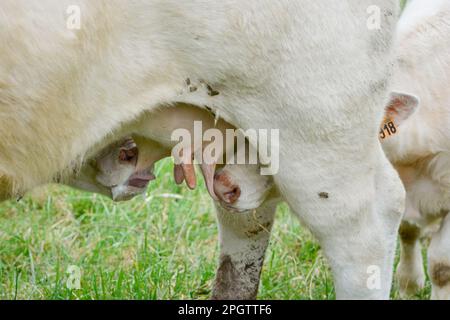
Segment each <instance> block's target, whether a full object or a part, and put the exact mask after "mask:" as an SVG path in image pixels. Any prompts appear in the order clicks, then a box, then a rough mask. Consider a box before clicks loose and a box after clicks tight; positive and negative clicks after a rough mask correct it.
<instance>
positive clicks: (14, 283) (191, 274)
mask: <svg viewBox="0 0 450 320" xmlns="http://www.w3.org/2000/svg"><path fill="white" fill-rule="evenodd" d="M156 172H157V176H158V182H153V184H152V185H151V186H150V188H149V190H148V193H147V195H145V196H142V197H138V198H136V199H134V200H132V201H129V202H126V203H120V204H116V203H113V202H111V201H109V200H108V199H106V198H104V197H102V196H98V195H90V194H87V193H83V192H78V191H74V190H71V189H69V188H65V187H59V186H51V187H49V188H45V189H41V190H37V191H35V192H33V193H32V194H30V195H28V196H26V197H25V198H24V199H22V200H21V201H20V202H15V201H13V202H8V203H5V204H2V205H0V298H1V299H207V298H208V296H209V294H210V290H211V285H212V281H213V279H214V274H215V268H216V260H217V256H218V246H217V228H216V223H215V215H214V210H213V207H212V203H211V200H210V198H209V196H208V195H207V193H206V191H205V189H204V186H203V185H202V186H201V188H198V189H197V190H195V191H189V190H187V188H185V187H178V186H175V184H174V183H173V181H172V179H173V178H172V171H171V166H170V163H168V162H167V161H166V162H165V163H162V164H160V165H159V166H158V167H157V170H156ZM278 211H279V212H278V214H277V222H276V224H275V228H274V234H273V237H272V241H271V245H270V248H269V251H268V254H267V258H266V261H265V265H264V270H263V275H262V282H261V287H260V293H259V298H261V299H333V298H334V290H333V282H332V278H331V274H330V271H329V268H328V266H327V264H326V261H325V260H324V258H323V256H322V253H321V250H320V247H319V245H318V244H317V242H316V241H315V240H314V239H313V238H312V236H311V235H310V234H309V233H308V232H307V231H306V230H305V229H304V228H302V227H301V226H300V224H299V223H298V221H297V219H296V218H294V217H292V215H291V214H290V213H289V210H288V209H287V207H286V206H285V205H281V206H280V208H279V210H278ZM71 266H76V267H78V268H79V269H80V270H81V282H80V285H81V287H80V289H69V288H70V285H69V287H68V286H67V282H68V280H69V279H70V273H68V271H69V270H70V267H71ZM429 291H430V289H429V287H428V288H426V289H425V290H424V292H423V293H421V294H420V295H419V296H418V297H417V298H427V297H428V296H429ZM393 298H397V293H396V291H395V289H394V291H393Z"/></svg>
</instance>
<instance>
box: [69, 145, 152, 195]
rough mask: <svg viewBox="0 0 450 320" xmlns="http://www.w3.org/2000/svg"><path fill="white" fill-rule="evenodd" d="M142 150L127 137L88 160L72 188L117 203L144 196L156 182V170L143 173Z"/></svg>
mask: <svg viewBox="0 0 450 320" xmlns="http://www.w3.org/2000/svg"><path fill="white" fill-rule="evenodd" d="M138 159H139V149H138V147H137V145H136V143H135V142H134V140H133V139H131V138H125V139H122V140H119V141H118V142H116V143H113V144H111V145H109V146H108V147H106V148H105V149H103V150H102V151H101V152H100V153H99V154H98V156H96V157H95V158H94V159H92V160H90V161H88V162H87V163H86V164H85V165H84V166H83V167H82V169H81V172H80V174H79V175H78V176H77V177H75V178H73V179H72V180H71V181H70V182H69V185H71V186H73V187H76V188H78V189H82V190H86V191H91V192H96V193H100V194H103V195H106V196H108V197H110V198H112V199H113V200H115V201H124V200H129V199H131V198H133V197H135V196H136V195H138V194H141V193H143V192H144V191H145V190H146V188H147V186H148V183H149V182H150V181H151V180H154V179H155V177H154V175H153V173H152V169H153V168H152V167H151V166H150V167H148V168H144V169H141V170H139V168H138Z"/></svg>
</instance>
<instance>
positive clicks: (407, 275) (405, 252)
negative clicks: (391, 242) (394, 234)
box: [396, 220, 425, 298]
mask: <svg viewBox="0 0 450 320" xmlns="http://www.w3.org/2000/svg"><path fill="white" fill-rule="evenodd" d="M399 235H400V262H399V264H398V267H397V273H396V280H397V283H398V286H399V290H400V296H401V297H402V298H406V297H408V296H411V295H414V294H415V293H417V292H418V291H419V290H420V289H422V288H423V287H424V284H425V272H424V268H423V259H422V250H421V245H420V227H419V226H418V225H416V224H414V223H413V222H409V221H406V220H404V221H403V222H402V224H401V225H400V231H399Z"/></svg>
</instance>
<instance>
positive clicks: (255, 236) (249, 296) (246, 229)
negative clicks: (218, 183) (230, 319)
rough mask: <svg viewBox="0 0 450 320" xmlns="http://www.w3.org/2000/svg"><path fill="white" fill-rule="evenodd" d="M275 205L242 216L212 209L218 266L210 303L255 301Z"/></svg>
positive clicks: (229, 211)
mask: <svg viewBox="0 0 450 320" xmlns="http://www.w3.org/2000/svg"><path fill="white" fill-rule="evenodd" d="M277 203H278V201H276V200H271V201H267V202H265V203H264V204H263V205H262V206H261V207H259V208H258V209H256V210H253V211H247V212H244V213H236V212H235V211H231V210H227V209H224V208H223V207H221V206H220V205H216V207H217V220H218V224H219V238H220V261H219V263H220V264H219V268H218V270H217V274H216V279H215V283H214V289H213V293H212V299H215V300H230V299H237V300H253V299H256V296H257V293H258V287H259V280H260V275H261V269H262V266H263V263H264V256H265V253H266V249H267V246H268V244H269V239H270V232H271V229H272V225H273V220H274V215H275V210H276V206H277Z"/></svg>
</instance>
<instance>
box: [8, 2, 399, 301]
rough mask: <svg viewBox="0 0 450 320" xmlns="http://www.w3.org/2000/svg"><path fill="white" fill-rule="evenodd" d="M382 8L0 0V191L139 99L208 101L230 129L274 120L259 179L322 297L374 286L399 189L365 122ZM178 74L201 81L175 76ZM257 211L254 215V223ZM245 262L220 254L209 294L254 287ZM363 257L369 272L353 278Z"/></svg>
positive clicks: (96, 134) (387, 280)
mask: <svg viewBox="0 0 450 320" xmlns="http://www.w3.org/2000/svg"><path fill="white" fill-rule="evenodd" d="M398 6H399V5H398V1H397V0H360V1H350V0H346V1H345V0H330V1H327V2H326V3H325V2H319V1H309V0H296V1H294V0H280V1H272V0H249V1H239V2H238V1H235V0H220V1H219V0H211V1H208V2H205V1H203V0H193V1H189V2H187V1H177V0H148V1H143V0H142V1H139V0H137V1H118V0H117V1H106V0H96V1H92V0H45V1H39V2H36V1H25V0H3V1H2V5H1V7H0V130H1V131H0V132H1V137H2V139H1V140H0V190H1V192H0V193H1V196H0V197H1V198H7V197H10V196H13V195H17V194H19V195H20V194H21V193H23V192H25V191H26V190H29V189H30V188H33V187H35V186H37V185H39V184H42V183H46V182H48V181H51V180H52V179H54V178H55V177H57V176H59V175H61V174H64V172H72V171H73V169H74V167H77V166H79V164H80V163H82V160H83V159H84V158H86V157H89V156H90V155H92V154H95V152H96V151H97V150H99V149H100V148H101V147H102V146H104V145H107V144H108V143H109V142H111V141H113V140H116V139H117V138H118V136H117V133H116V132H118V131H120V128H121V127H122V128H123V126H126V123H127V122H130V121H132V120H134V119H136V118H137V117H139V116H140V115H141V114H142V112H144V111H151V110H153V109H155V108H157V107H163V106H165V105H168V104H174V103H178V102H183V103H188V104H192V105H195V106H199V107H203V106H210V107H211V108H212V109H214V110H215V111H216V113H218V114H219V115H220V116H221V117H223V118H224V119H225V120H226V121H227V122H229V123H231V124H232V125H234V126H235V127H238V128H242V129H245V130H246V129H250V128H255V129H280V143H279V151H280V159H281V162H280V170H279V172H278V173H277V174H276V175H275V176H274V177H273V178H274V183H275V185H276V186H277V188H278V189H279V192H280V194H281V196H282V198H283V199H284V200H286V201H287V202H288V204H289V205H290V207H291V208H292V211H293V212H294V213H295V214H296V215H297V216H298V217H299V218H300V219H301V220H302V221H303V223H304V225H306V226H307V227H309V229H310V230H311V231H312V232H313V234H314V235H315V236H316V237H317V238H318V240H319V241H320V243H321V245H322V247H323V250H324V252H325V254H326V256H327V258H328V260H329V262H330V264H331V267H332V270H333V274H334V279H335V287H336V291H337V297H338V298H379V299H381V298H384V299H386V298H388V297H389V290H390V284H391V277H392V264H393V252H394V248H395V239H396V229H397V225H398V224H399V223H400V218H401V212H402V211H403V198H404V190H403V188H402V186H401V182H400V180H399V179H398V177H397V174H396V173H395V171H394V170H393V168H392V167H391V165H390V164H389V162H388V160H387V159H386V157H385V155H384V153H383V152H382V149H381V146H380V143H379V141H378V139H377V134H376V133H377V131H378V123H379V122H380V121H381V118H382V116H383V105H384V102H385V101H386V99H387V92H386V87H387V84H388V80H389V73H390V68H391V64H392V63H391V62H392V61H391V57H392V53H391V43H392V38H393V30H394V27H395V23H396V20H397V14H398ZM68 9H69V10H68ZM68 12H69V14H68ZM77 13H80V14H81V16H80V20H79V22H80V24H79V28H78V24H77ZM368 21H369V22H370V23H368ZM374 21H375V23H374ZM188 78H189V79H190V81H192V82H193V83H199V84H206V87H207V88H209V89H208V90H207V93H206V94H205V91H204V90H197V91H192V90H190V89H189V88H188V86H187V85H186V79H188ZM325 194H326V195H327V197H324V196H323V195H325ZM376 199H377V200H379V201H376ZM272 209H273V208H271V207H268V208H266V209H265V211H264V210H262V211H260V212H259V213H257V214H256V216H258V215H260V216H263V215H264V216H266V217H267V219H266V222H265V225H266V226H269V225H270V219H271V218H270V217H271V215H273V210H272ZM263 211H264V212H263ZM228 214H229V212H224V213H223V214H222V215H221V217H220V218H219V220H220V221H221V222H222V223H223V224H222V228H221V241H222V242H224V241H228V238H230V240H229V241H234V242H232V243H233V246H232V248H233V249H232V250H233V253H239V252H243V251H245V250H244V249H245V248H244V247H246V246H247V245H248V242H245V241H243V242H241V241H238V240H236V239H238V238H236V237H229V236H230V235H233V234H234V235H238V236H240V235H241V234H239V232H240V231H236V230H237V229H234V227H233V226H235V224H234V223H231V222H230V221H231V220H230V219H229V217H228V216H227V215H228ZM245 225H246V224H241V225H240V226H239V227H242V226H245ZM248 227H249V228H251V227H252V225H251V223H249V224H248ZM239 230H241V229H239ZM258 230H259V229H258ZM250 231H255V230H252V229H250ZM244 234H247V237H249V238H253V235H255V234H256V236H257V237H258V236H259V234H260V233H258V232H249V233H244ZM233 239H234V240H233ZM241 239H242V237H241ZM253 258H254V259H253ZM252 259H253V261H252ZM255 259H256V260H255ZM247 260H248V261H246V262H245V263H242V260H239V261H234V260H233V259H232V258H231V256H230V255H229V252H226V253H223V254H222V264H221V267H220V268H219V270H220V271H221V273H220V274H221V275H229V277H228V278H227V279H234V278H236V279H237V278H239V279H237V281H236V282H234V285H231V286H230V285H228V284H227V283H230V282H226V281H225V282H224V281H222V280H223V279H225V278H223V277H222V278H221V277H218V280H217V283H216V287H217V288H222V289H223V290H217V291H215V292H216V294H215V297H218V298H220V297H229V296H231V295H233V294H234V295H235V297H252V296H254V293H255V292H256V288H257V282H255V281H254V279H253V278H251V277H250V276H247V274H246V273H245V272H241V271H242V270H243V271H245V270H252V269H257V268H259V266H260V265H261V263H262V260H261V259H260V257H258V256H257V255H255V256H254V257H248V259H247ZM373 270H376V271H377V272H376V274H375V276H376V275H379V279H377V280H379V281H375V283H376V284H377V285H370V283H368V280H369V279H370V278H371V277H373V276H374V274H373ZM237 274H238V275H240V277H236V275H237ZM241 275H242V276H241ZM224 283H225V285H224ZM368 284H369V285H368ZM378 284H379V285H378ZM227 290H228V291H227ZM217 292H218V293H217Z"/></svg>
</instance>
